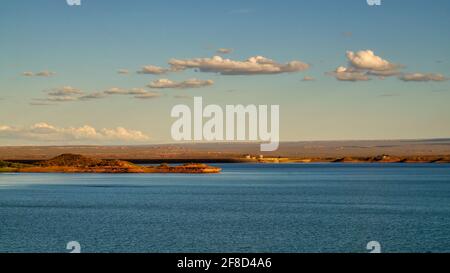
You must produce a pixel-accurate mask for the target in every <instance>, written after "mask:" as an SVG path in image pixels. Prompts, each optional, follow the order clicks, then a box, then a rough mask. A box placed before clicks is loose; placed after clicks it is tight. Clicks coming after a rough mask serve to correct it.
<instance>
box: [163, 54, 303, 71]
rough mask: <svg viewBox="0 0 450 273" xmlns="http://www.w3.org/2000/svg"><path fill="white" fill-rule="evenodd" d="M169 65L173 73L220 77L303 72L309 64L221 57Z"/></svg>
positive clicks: (182, 61) (254, 58) (258, 57)
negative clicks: (195, 72) (237, 59)
mask: <svg viewBox="0 0 450 273" xmlns="http://www.w3.org/2000/svg"><path fill="white" fill-rule="evenodd" d="M169 64H170V65H171V66H172V70H174V71H179V70H185V69H198V70H199V71H201V72H214V73H219V74H222V75H258V74H280V73H289V72H299V71H304V70H306V69H308V68H309V64H306V63H303V62H301V61H291V62H288V63H286V64H280V63H277V62H275V61H273V60H271V59H268V58H265V57H262V56H256V57H251V58H249V59H247V60H245V61H234V60H231V59H225V58H222V57H221V56H214V57H212V58H195V59H187V60H179V59H172V60H170V61H169Z"/></svg>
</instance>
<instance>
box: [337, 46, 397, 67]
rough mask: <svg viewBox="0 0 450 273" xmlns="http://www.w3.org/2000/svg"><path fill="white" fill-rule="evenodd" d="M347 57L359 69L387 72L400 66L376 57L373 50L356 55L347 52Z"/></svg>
mask: <svg viewBox="0 0 450 273" xmlns="http://www.w3.org/2000/svg"><path fill="white" fill-rule="evenodd" d="M346 56H347V59H348V61H349V63H350V64H351V65H352V66H353V67H355V68H358V69H366V70H374V71H386V70H394V69H396V68H398V65H395V64H393V63H391V62H389V61H387V60H385V59H383V58H381V57H379V56H377V55H375V53H374V52H373V51H372V50H361V51H358V52H356V53H355V52H353V51H347V54H346Z"/></svg>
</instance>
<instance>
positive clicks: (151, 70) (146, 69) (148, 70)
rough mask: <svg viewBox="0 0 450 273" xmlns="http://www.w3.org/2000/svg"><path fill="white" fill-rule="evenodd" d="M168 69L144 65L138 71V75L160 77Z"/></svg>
mask: <svg viewBox="0 0 450 273" xmlns="http://www.w3.org/2000/svg"><path fill="white" fill-rule="evenodd" d="M169 71H170V69H166V68H162V67H159V66H154V65H146V66H143V67H142V69H141V70H139V71H138V72H137V73H138V74H152V75H160V74H164V73H167V72H169Z"/></svg>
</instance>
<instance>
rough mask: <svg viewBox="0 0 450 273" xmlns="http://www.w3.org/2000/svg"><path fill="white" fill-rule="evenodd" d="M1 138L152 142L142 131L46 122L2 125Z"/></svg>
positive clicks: (56, 140)
mask: <svg viewBox="0 0 450 273" xmlns="http://www.w3.org/2000/svg"><path fill="white" fill-rule="evenodd" d="M0 138H3V139H12V140H17V139H19V140H29V141H37V142H51V143H61V142H82V143H102V142H143V141H148V140H150V138H149V137H148V136H147V135H145V134H144V133H142V132H141V131H135V130H128V129H126V128H123V127H117V128H114V129H107V128H103V129H96V128H94V127H92V126H89V125H85V126H82V127H67V128H61V127H56V126H53V125H50V124H48V123H46V122H40V123H36V124H34V125H32V126H30V127H12V126H7V125H0Z"/></svg>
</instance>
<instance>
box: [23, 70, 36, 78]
mask: <svg viewBox="0 0 450 273" xmlns="http://www.w3.org/2000/svg"><path fill="white" fill-rule="evenodd" d="M22 76H25V77H33V76H34V73H33V72H30V71H26V72H23V73H22Z"/></svg>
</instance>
